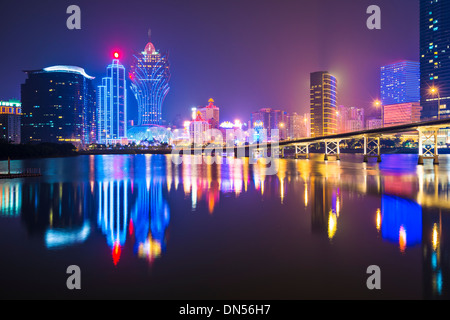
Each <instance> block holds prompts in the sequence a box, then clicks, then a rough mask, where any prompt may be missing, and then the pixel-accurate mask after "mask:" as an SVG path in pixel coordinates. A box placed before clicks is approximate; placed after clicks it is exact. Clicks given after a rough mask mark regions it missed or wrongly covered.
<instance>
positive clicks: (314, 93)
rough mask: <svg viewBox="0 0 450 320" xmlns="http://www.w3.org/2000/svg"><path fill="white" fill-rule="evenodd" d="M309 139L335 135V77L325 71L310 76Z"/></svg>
mask: <svg viewBox="0 0 450 320" xmlns="http://www.w3.org/2000/svg"><path fill="white" fill-rule="evenodd" d="M310 102H311V105H310V114H311V137H320V136H326V135H330V134H335V133H337V121H336V112H337V110H336V102H337V81H336V77H334V76H333V75H331V74H329V73H328V72H326V71H320V72H314V73H311V75H310Z"/></svg>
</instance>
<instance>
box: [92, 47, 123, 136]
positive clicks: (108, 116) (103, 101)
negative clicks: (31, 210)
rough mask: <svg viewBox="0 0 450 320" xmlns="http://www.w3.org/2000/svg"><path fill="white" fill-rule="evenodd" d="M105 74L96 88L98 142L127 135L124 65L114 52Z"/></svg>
mask: <svg viewBox="0 0 450 320" xmlns="http://www.w3.org/2000/svg"><path fill="white" fill-rule="evenodd" d="M114 58H115V59H113V61H112V64H110V65H109V66H108V68H107V76H106V77H105V78H103V79H102V85H101V86H98V90H97V129H98V137H97V140H98V142H99V143H114V142H117V141H119V140H121V139H124V138H126V137H127V86H126V79H125V67H124V66H123V65H122V64H121V63H120V61H119V59H118V58H119V54H118V53H114Z"/></svg>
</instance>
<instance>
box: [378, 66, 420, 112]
mask: <svg viewBox="0 0 450 320" xmlns="http://www.w3.org/2000/svg"><path fill="white" fill-rule="evenodd" d="M381 101H382V104H383V105H384V106H385V105H393V104H399V103H409V102H418V101H420V64H419V62H415V61H401V62H398V63H394V64H390V65H387V66H383V67H381Z"/></svg>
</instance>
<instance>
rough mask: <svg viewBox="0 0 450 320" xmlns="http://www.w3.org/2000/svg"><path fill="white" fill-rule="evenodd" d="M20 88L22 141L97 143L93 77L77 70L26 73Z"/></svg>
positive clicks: (47, 69)
mask: <svg viewBox="0 0 450 320" xmlns="http://www.w3.org/2000/svg"><path fill="white" fill-rule="evenodd" d="M25 73H26V74H27V75H28V78H27V79H26V80H25V83H24V84H22V87H21V101H22V139H21V140H22V141H23V142H54V143H64V142H66V143H73V144H74V145H76V146H78V147H82V146H84V145H86V144H89V143H93V142H95V141H96V135H97V130H96V119H95V118H96V112H95V109H96V108H95V103H96V102H95V89H94V86H93V84H92V80H93V79H94V77H91V76H89V75H87V74H86V72H85V71H84V69H82V68H79V67H74V66H53V67H48V68H44V69H41V70H32V71H25Z"/></svg>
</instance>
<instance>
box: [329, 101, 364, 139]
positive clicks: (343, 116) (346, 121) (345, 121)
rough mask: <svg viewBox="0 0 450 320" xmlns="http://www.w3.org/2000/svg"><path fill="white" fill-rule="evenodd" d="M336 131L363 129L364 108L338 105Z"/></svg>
mask: <svg viewBox="0 0 450 320" xmlns="http://www.w3.org/2000/svg"><path fill="white" fill-rule="evenodd" d="M336 115H337V123H338V133H345V132H354V131H361V130H363V129H364V109H362V108H356V107H345V106H339V107H338V112H337V114H336Z"/></svg>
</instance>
